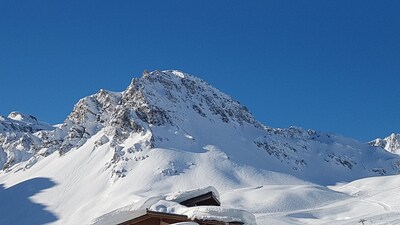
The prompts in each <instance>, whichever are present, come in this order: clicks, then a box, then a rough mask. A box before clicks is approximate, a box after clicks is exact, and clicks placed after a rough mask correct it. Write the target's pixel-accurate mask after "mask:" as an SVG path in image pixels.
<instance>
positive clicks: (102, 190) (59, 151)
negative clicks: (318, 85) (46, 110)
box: [0, 70, 400, 224]
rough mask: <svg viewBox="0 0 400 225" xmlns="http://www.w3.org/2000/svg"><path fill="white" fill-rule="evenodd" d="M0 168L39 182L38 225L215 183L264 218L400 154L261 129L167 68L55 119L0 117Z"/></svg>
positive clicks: (320, 199) (243, 111)
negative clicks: (54, 123) (52, 122)
mask: <svg viewBox="0 0 400 225" xmlns="http://www.w3.org/2000/svg"><path fill="white" fill-rule="evenodd" d="M0 167H1V168H2V171H1V172H0V183H4V185H5V186H6V187H9V188H12V187H15V186H18V185H28V186H29V185H33V186H35V187H37V186H40V187H41V185H38V184H37V183H40V184H43V183H44V184H47V185H44V186H43V185H42V186H43V187H42V188H41V190H40V193H39V194H36V195H34V196H33V197H31V198H32V199H33V201H34V203H35V204H39V205H41V207H42V208H45V209H42V210H41V211H42V214H43V215H42V216H41V215H38V216H37V217H36V218H37V219H38V220H40V221H41V222H42V223H44V222H54V223H56V224H87V223H89V222H90V221H91V220H93V219H94V218H96V217H98V216H101V215H103V214H105V213H107V212H110V211H112V210H114V209H116V208H120V207H123V206H125V205H131V204H133V203H135V202H137V201H141V200H142V199H143V198H146V197H151V196H154V195H160V194H163V193H168V192H174V191H179V190H186V189H193V188H199V187H202V186H209V185H212V186H214V187H216V188H217V189H218V191H220V192H221V193H222V196H221V197H222V204H225V205H228V206H231V207H236V208H242V209H248V210H250V211H251V212H252V213H255V214H258V215H261V216H260V217H258V218H259V219H258V222H259V223H261V224H262V223H263V221H270V220H269V219H265V218H264V216H265V214H266V213H272V212H274V210H277V212H278V211H282V210H287V209H291V210H299V209H304V207H305V208H312V207H317V206H321V205H324V204H328V203H331V202H332V203H333V202H335V201H337V200H340V199H347V198H348V196H347V195H345V194H341V193H338V192H336V191H332V190H330V189H328V188H327V187H324V186H320V185H333V184H336V183H337V182H349V181H353V180H356V179H359V178H363V177H370V176H381V175H395V174H399V173H400V157H399V156H398V155H396V154H392V153H389V152H387V151H385V150H383V149H382V148H379V147H374V146H370V145H368V144H365V143H361V142H358V141H356V140H353V139H351V138H346V137H342V136H340V135H335V134H330V133H324V132H318V131H314V130H305V129H302V128H297V127H290V128H287V129H279V128H271V127H268V126H265V125H263V124H261V123H260V122H258V121H256V120H255V118H254V117H253V116H252V114H251V113H250V112H249V110H248V109H247V108H246V107H245V106H243V105H242V104H240V103H239V102H238V101H236V100H234V99H232V98H231V97H230V96H228V95H226V94H224V93H222V92H220V91H219V90H217V89H216V88H214V87H212V86H211V85H209V84H207V83H206V82H205V81H203V80H201V79H199V78H196V77H194V76H191V75H189V74H186V73H183V72H180V71H175V70H172V71H153V72H150V73H148V72H145V73H144V74H143V76H142V77H141V78H134V79H133V80H132V82H131V83H130V85H129V86H128V87H127V88H126V90H124V91H123V92H111V91H106V90H103V89H102V90H100V91H99V92H98V93H96V94H93V95H91V96H88V97H85V98H83V99H81V100H80V101H79V102H78V103H77V104H76V105H75V107H74V109H73V110H72V112H71V113H70V115H69V116H68V117H67V118H66V120H65V121H64V122H63V123H62V124H60V125H57V126H49V125H48V124H45V123H43V122H39V121H38V120H37V119H36V118H34V117H32V116H28V115H23V114H21V113H11V114H10V116H9V117H7V118H5V117H0ZM37 179H40V182H39V181H38V180H37ZM270 185H275V186H270ZM296 187H297V188H299V190H301V191H300V192H296V191H294V190H293V189H292V188H296ZM45 188H47V189H46V190H43V189H45ZM275 188H277V189H275ZM31 189H32V188H31ZM33 189H34V188H33ZM6 190H7V189H6ZM278 190H282V191H283V192H279V194H276V195H274V196H276V197H277V198H276V199H274V198H269V197H267V196H266V195H268V194H267V193H268V192H270V193H277V191H278ZM38 191H39V190H38ZM29 193H30V192H29ZM282 193H287V194H288V193H289V195H287V196H286V195H282ZM240 196H244V197H240ZM246 196H248V197H246ZM270 197H271V196H270ZM249 199H253V203H252V204H250V202H248V201H249ZM263 199H269V200H270V201H271V202H275V203H276V207H277V208H276V209H273V208H272V206H273V204H271V203H268V204H267V203H266V202H264V201H263ZM246 201H247V203H246ZM290 201H294V202H295V203H293V204H294V205H293V204H291V205H290V204H289V202H290ZM15 204H18V205H21V203H15ZM23 204H27V203H23ZM287 204H289V205H287ZM296 204H298V205H296ZM302 207H303V208H302ZM8 208H9V207H7V208H1V207H0V211H2V210H3V211H2V212H4V210H6V211H7V210H8ZM16 208H21V210H23V209H24V208H23V207H16ZM43 211H44V212H45V213H43ZM13 214H14V215H15V214H18V213H15V212H14V213H13ZM49 214H50V215H49ZM7 219H8V220H7ZM15 219H17V221H14V220H15ZM24 219H26V218H24V217H18V218H14V217H4V218H3V220H2V219H1V218H0V224H2V222H3V223H4V224H7V223H9V222H13V223H15V222H17V224H25V223H27V221H25V220H24ZM11 220H12V221H11Z"/></svg>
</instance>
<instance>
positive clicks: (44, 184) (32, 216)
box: [0, 177, 58, 225]
mask: <svg viewBox="0 0 400 225" xmlns="http://www.w3.org/2000/svg"><path fill="white" fill-rule="evenodd" d="M55 185H56V183H55V182H53V181H52V180H50V179H48V178H43V177H41V178H33V179H30V180H26V181H23V182H21V183H18V184H15V185H14V186H11V187H8V188H5V187H4V184H0V201H1V202H0V224H19V225H25V224H30V225H39V224H45V223H50V222H54V221H56V220H57V219H58V218H57V217H56V215H55V214H53V213H52V212H50V211H48V210H47V209H46V206H45V205H42V204H39V203H35V202H33V201H32V200H31V199H30V197H31V196H34V195H35V194H37V193H39V192H41V191H42V190H45V189H48V188H51V187H53V186H55Z"/></svg>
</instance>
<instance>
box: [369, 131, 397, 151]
mask: <svg viewBox="0 0 400 225" xmlns="http://www.w3.org/2000/svg"><path fill="white" fill-rule="evenodd" d="M369 144H370V145H372V146H376V147H381V148H384V149H386V150H387V151H389V152H392V153H395V154H400V134H394V133H393V134H391V135H390V136H389V137H386V138H384V139H381V138H378V139H375V140H373V141H371V142H369Z"/></svg>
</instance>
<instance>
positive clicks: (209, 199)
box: [179, 191, 221, 207]
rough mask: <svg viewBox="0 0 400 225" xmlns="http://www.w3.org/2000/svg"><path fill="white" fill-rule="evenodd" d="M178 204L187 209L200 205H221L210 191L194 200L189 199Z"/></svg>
mask: <svg viewBox="0 0 400 225" xmlns="http://www.w3.org/2000/svg"><path fill="white" fill-rule="evenodd" d="M179 204H181V205H184V206H187V207H193V206H201V205H214V206H221V203H220V202H219V200H218V198H217V197H216V196H215V195H214V193H213V192H211V191H210V192H208V193H206V194H203V195H199V196H196V197H194V198H190V199H188V200H185V201H183V202H180V203H179Z"/></svg>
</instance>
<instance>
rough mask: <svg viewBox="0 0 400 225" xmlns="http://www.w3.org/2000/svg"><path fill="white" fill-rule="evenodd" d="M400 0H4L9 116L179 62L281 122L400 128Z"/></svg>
mask: <svg viewBox="0 0 400 225" xmlns="http://www.w3.org/2000/svg"><path fill="white" fill-rule="evenodd" d="M399 12H400V1H397V0H396V1H389V0H388V1H368V0H358V1H347V0H346V1H336V0H335V1H328V0H317V1H295V0H293V1H285V0H277V1H266V0H265V1H245V0H241V1H235V0H226V1H222V0H213V1H209V0H201V1H193V0H180V1H178V0H170V1H165V0H162V1H140V2H139V1H101V0H97V1H54V0H42V1H21V0H0V114H2V115H7V114H8V113H9V112H10V111H13V110H18V111H22V112H26V113H30V114H33V115H35V116H37V117H38V118H39V119H41V120H43V121H48V122H50V123H60V122H62V121H63V120H64V119H65V117H66V116H67V115H68V114H69V112H70V111H71V109H72V108H73V105H74V104H75V103H76V102H77V101H78V100H79V99H80V98H82V97H84V96H87V95H89V94H92V93H95V92H97V91H98V90H99V89H100V88H104V89H108V90H113V91H122V90H124V89H125V88H126V86H127V85H128V84H129V82H130V80H131V78H132V77H138V76H140V75H141V73H142V72H143V70H144V69H147V70H154V69H179V70H183V71H185V72H187V73H190V74H194V75H197V76H199V77H200V78H202V79H205V80H207V81H208V82H209V83H211V84H212V85H213V86H215V87H217V88H218V89H220V90H222V91H223V92H225V93H227V94H229V95H231V96H233V97H234V98H235V99H237V100H239V101H240V102H242V103H243V104H244V105H246V106H248V108H249V109H250V110H251V111H252V113H253V114H254V115H255V117H256V118H257V119H258V120H260V121H262V122H263V123H265V124H266V125H269V126H273V127H288V126H290V125H296V126H301V127H304V128H313V129H316V130H322V131H329V132H335V133H340V134H343V135H346V136H350V137H354V138H356V139H359V140H362V141H367V140H370V139H373V138H375V137H382V136H386V135H388V134H390V133H391V132H400V115H399V112H400V104H399V103H400V101H399V100H400V88H399V84H400V13H399Z"/></svg>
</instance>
